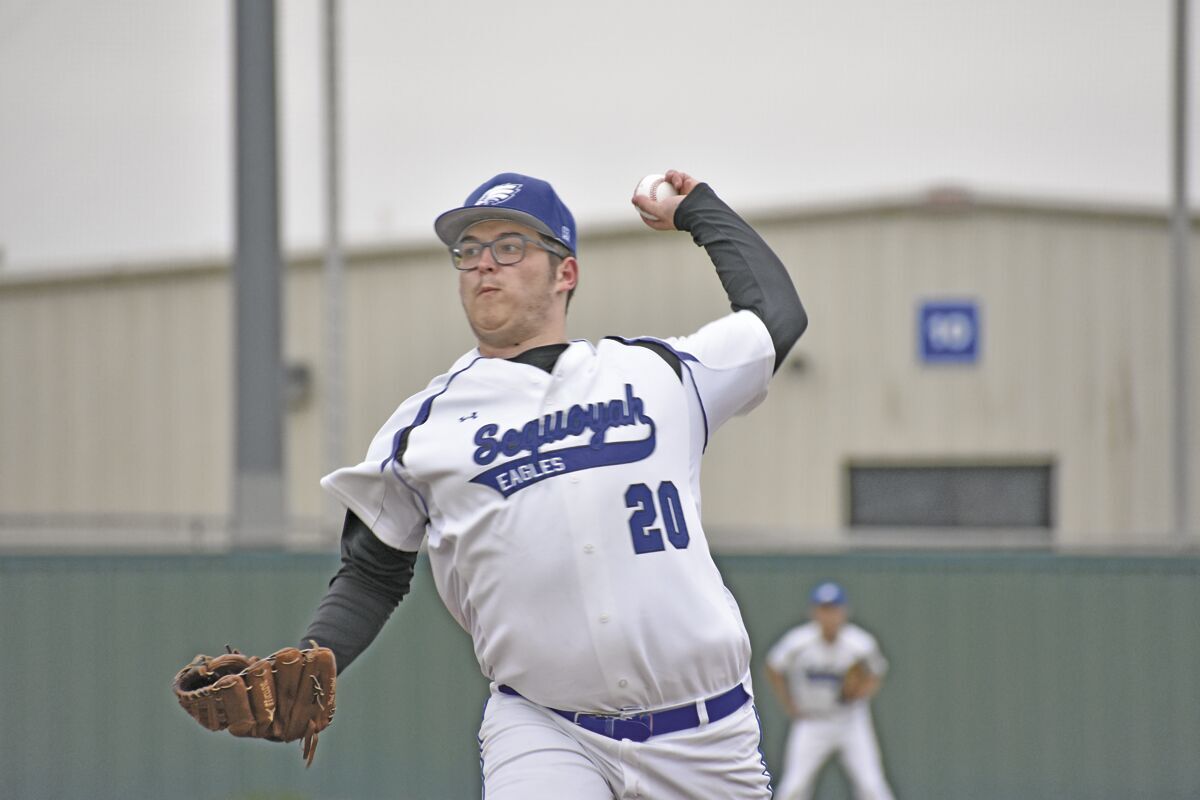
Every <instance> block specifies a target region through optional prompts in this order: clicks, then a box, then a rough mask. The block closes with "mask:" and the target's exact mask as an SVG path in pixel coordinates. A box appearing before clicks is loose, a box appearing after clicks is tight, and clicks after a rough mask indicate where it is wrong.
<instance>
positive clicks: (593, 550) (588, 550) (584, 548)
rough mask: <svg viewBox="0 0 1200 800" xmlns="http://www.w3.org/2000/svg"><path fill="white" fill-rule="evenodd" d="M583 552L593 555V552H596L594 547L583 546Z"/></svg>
mask: <svg viewBox="0 0 1200 800" xmlns="http://www.w3.org/2000/svg"><path fill="white" fill-rule="evenodd" d="M583 552H585V553H594V552H596V547H595V545H590V544H585V545H584V546H583Z"/></svg>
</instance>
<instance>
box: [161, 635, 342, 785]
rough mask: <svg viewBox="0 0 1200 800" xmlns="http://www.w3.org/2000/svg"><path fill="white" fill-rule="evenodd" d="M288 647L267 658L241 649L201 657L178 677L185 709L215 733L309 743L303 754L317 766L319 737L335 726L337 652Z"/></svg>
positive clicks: (177, 691) (178, 695)
mask: <svg viewBox="0 0 1200 800" xmlns="http://www.w3.org/2000/svg"><path fill="white" fill-rule="evenodd" d="M312 645H313V646H312V647H311V648H305V649H303V650H299V649H297V648H295V647H285V648H283V649H282V650H277V651H275V652H274V653H272V654H271V655H269V656H267V657H266V658H258V657H257V656H244V655H242V654H241V653H239V652H238V651H237V650H234V649H232V648H229V647H227V648H226V649H227V650H228V651H229V652H227V653H225V654H223V655H219V656H215V657H213V656H205V655H198V656H196V657H195V658H194V659H193V660H192V662H191V663H190V664H188V665H187V666H185V667H184V668H183V669H181V670H179V672H178V673H176V675H175V680H174V682H173V684H172V688H173V689H174V692H175V697H176V698H177V699H178V700H179V705H181V706H183V709H184V711H187V712H188V713H189V714H191V715H192V717H193V718H194V719H195V720H196V721H197V722H199V723H200V724H201V725H203V726H204V727H205V728H208V729H209V730H210V731H221V730H228V731H229V732H230V733H231V734H233V735H234V736H250V737H254V738H258V739H269V740H270V741H273V742H294V741H295V740H297V739H303V744H302V745H301V748H302V749H301V755H302V757H303V758H304V760H305V763H306V764H308V765H312V761H313V756H314V755H315V754H316V751H317V734H319V733H320V732H321V731H323V730H325V728H327V727H329V723H330V722H332V721H333V711H334V705H335V696H336V688H337V664H336V662H335V661H334V657H333V651H331V650H330V649H329V648H327V647H318V646H317V643H316V642H313V643H312Z"/></svg>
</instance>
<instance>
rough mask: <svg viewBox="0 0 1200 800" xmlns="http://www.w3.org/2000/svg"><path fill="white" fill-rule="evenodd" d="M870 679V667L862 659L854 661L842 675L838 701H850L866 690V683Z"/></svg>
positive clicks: (860, 695)
mask: <svg viewBox="0 0 1200 800" xmlns="http://www.w3.org/2000/svg"><path fill="white" fill-rule="evenodd" d="M870 680H871V668H870V667H868V666H867V662H866V661H863V660H861V659H860V660H858V661H855V662H854V663H853V664H851V665H850V669H848V670H846V674H845V675H843V676H842V691H841V694H840V695H839V696H838V702H839V703H851V702H853V701H855V700H857V699H859V698H860V697H862V696H863V694H864V693H865V691H866V687H867V683H868V682H869V681H870Z"/></svg>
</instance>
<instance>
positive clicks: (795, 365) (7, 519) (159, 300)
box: [0, 191, 1200, 550]
mask: <svg viewBox="0 0 1200 800" xmlns="http://www.w3.org/2000/svg"><path fill="white" fill-rule="evenodd" d="M749 216H750V218H751V221H752V222H754V223H755V225H756V227H757V228H758V230H759V231H760V232H761V233H762V234H763V236H764V237H765V238H766V239H767V241H768V242H769V243H770V244H771V245H772V246H773V247H774V248H775V250H776V251H777V252H778V253H779V255H780V256H781V257H782V258H783V260H784V262H785V263H786V264H787V265H788V267H789V269H790V270H791V273H792V276H793V278H794V280H795V282H796V285H797V287H798V289H799V292H800V296H801V298H802V299H803V300H804V302H805V305H806V307H807V309H808V311H809V316H810V326H809V330H808V332H807V333H806V334H805V335H804V337H803V338H802V339H801V341H800V343H799V344H798V345H797V347H796V349H795V350H794V351H793V353H792V355H791V357H790V358H789V360H788V362H787V363H786V364H785V365H784V366H783V368H782V369H781V370H780V372H779V374H778V375H777V377H776V379H775V382H774V384H773V387H772V390H771V394H770V396H769V397H768V399H767V401H766V402H765V403H764V405H763V406H762V407H760V408H759V409H758V410H757V411H756V412H754V413H753V414H752V415H750V416H748V417H746V418H743V419H739V420H736V421H734V422H733V423H731V424H730V425H728V426H727V427H726V428H725V429H723V430H722V432H721V433H719V434H718V435H717V436H716V437H715V438H714V439H713V442H712V444H711V446H710V448H709V453H708V457H707V459H706V462H705V474H704V484H703V485H704V515H705V518H706V520H707V529H708V530H709V535H710V539H712V540H713V542H714V544H715V546H716V547H718V548H721V549H727V550H735V549H768V550H797V549H799V550H804V549H823V548H839V547H845V546H852V547H853V546H875V545H889V544H897V545H925V544H935V545H953V546H959V545H1011V544H1018V545H1034V546H1043V545H1044V546H1053V547H1057V548H1060V549H1079V548H1090V547H1120V548H1127V549H1135V550H1136V549H1159V548H1171V549H1180V550H1183V549H1191V548H1197V547H1200V508H1198V507H1200V463H1198V462H1200V435H1197V433H1196V430H1197V427H1198V426H1197V424H1196V423H1198V422H1200V335H1197V334H1200V321H1197V320H1194V321H1193V323H1192V325H1191V332H1192V334H1193V336H1192V343H1191V349H1190V352H1191V354H1192V360H1193V363H1192V364H1191V369H1190V374H1191V379H1192V380H1191V383H1192V385H1191V387H1190V393H1189V396H1190V398H1191V402H1190V406H1191V407H1190V419H1191V420H1192V421H1193V426H1192V431H1193V435H1192V437H1191V441H1190V442H1189V443H1188V452H1189V453H1190V456H1191V457H1190V463H1191V465H1192V469H1191V481H1190V486H1191V492H1190V496H1191V497H1192V498H1194V500H1193V502H1192V503H1191V509H1192V510H1191V519H1190V520H1189V522H1188V525H1187V526H1186V527H1187V531H1186V532H1182V533H1181V532H1180V531H1178V530H1177V529H1176V528H1175V521H1174V520H1173V518H1172V509H1173V502H1174V496H1173V471H1172V469H1173V463H1172V446H1173V443H1174V437H1175V432H1174V431H1173V430H1172V427H1171V424H1172V413H1171V412H1172V402H1173V397H1174V387H1173V384H1172V380H1173V372H1172V369H1171V363H1172V362H1171V353H1172V348H1173V346H1174V344H1173V342H1172V340H1171V328H1170V309H1171V305H1170V304H1171V298H1170V294H1169V292H1170V286H1171V282H1170V253H1169V241H1168V226H1167V218H1166V214H1165V212H1164V211H1163V210H1162V209H1130V208H1116V207H1105V206H1093V205H1084V204H1072V203H1064V202H1048V201H1030V200H1025V199H1012V198H1000V197H988V196H975V197H972V196H970V195H967V194H965V193H962V192H946V191H935V192H931V193H929V194H923V195H919V196H913V197H901V198H894V199H889V200H879V201H868V202H862V203H860V204H847V205H839V206H829V207H808V208H801V209H792V210H786V211H782V210H781V211H776V212H772V213H762V214H757V215H749ZM430 239H431V243H430V245H429V246H427V247H426V246H419V247H417V246H401V247H379V248H374V249H362V250H356V251H353V252H352V253H351V254H350V256H349V261H348V270H347V283H348V285H347V323H346V329H345V348H346V355H345V372H346V376H347V378H346V386H345V397H346V405H347V408H346V430H345V441H346V442H347V446H346V452H345V460H346V461H347V462H351V461H356V460H358V458H359V456H360V454H361V452H362V451H364V450H365V448H366V445H367V443H368V442H369V441H370V439H371V437H372V435H373V434H374V432H375V430H376V429H377V427H378V426H379V425H380V424H381V423H382V422H383V421H384V420H385V419H386V418H387V417H388V415H389V414H390V413H391V411H392V410H393V409H394V408H395V406H396V404H397V403H398V402H399V401H400V400H401V399H403V398H404V397H405V396H407V395H408V394H410V393H412V392H414V391H416V390H418V389H420V388H422V387H423V386H424V385H425V383H426V382H427V381H428V380H429V378H431V377H432V376H434V375H436V374H438V373H440V372H442V371H443V370H444V369H445V368H446V367H448V366H449V364H450V363H451V362H452V361H453V360H454V358H455V357H457V356H458V355H459V354H461V353H462V352H464V351H465V350H467V349H469V348H470V347H471V346H472V340H471V337H470V333H469V331H468V329H467V327H466V324H465V322H464V321H463V319H462V314H461V309H460V308H459V306H458V299H457V295H456V293H455V280H456V279H455V274H454V272H453V270H452V269H451V268H450V266H449V262H448V260H447V258H446V256H445V253H444V251H443V250H441V249H440V248H437V247H434V246H433V244H434V243H433V242H432V236H431V237H430ZM1193 252H1194V251H1193ZM580 263H581V275H582V277H581V286H580V289H579V291H578V294H577V296H576V298H575V300H574V302H573V304H572V308H571V313H570V320H569V322H570V326H571V330H570V333H571V335H572V336H573V337H582V338H592V339H594V338H597V337H600V336H603V335H606V334H613V333H620V334H625V335H634V334H649V335H657V336H667V335H673V334H680V333H687V332H690V331H692V330H694V329H695V328H697V327H699V326H700V325H701V324H703V323H704V322H706V321H707V320H709V319H712V318H713V317H715V316H718V315H720V314H723V313H725V312H726V311H727V310H728V305H727V303H726V302H725V300H724V295H723V292H722V290H721V288H720V284H719V282H718V281H717V279H716V277H715V275H714V274H713V272H712V269H711V267H710V265H709V262H708V261H707V259H706V257H705V255H704V253H703V251H701V250H699V249H698V248H696V247H694V246H693V245H692V243H691V241H690V239H689V238H688V237H687V236H686V235H685V234H673V235H666V234H655V233H653V232H650V231H648V230H646V229H645V228H643V227H641V226H640V225H637V224H636V223H633V224H631V225H629V226H624V227H613V228H609V229H605V230H593V231H590V232H589V231H586V230H585V231H584V235H583V236H582V238H581V244H580ZM320 272H321V259H320V257H319V256H318V255H313V254H309V255H301V256H297V257H295V258H293V259H292V261H291V263H290V264H289V268H288V269H287V270H286V290H285V291H286V304H285V319H284V327H285V342H286V345H285V347H286V354H285V355H286V359H287V361H288V363H289V364H291V365H294V366H296V367H298V368H299V369H297V370H296V375H297V385H296V386H295V387H294V388H295V392H294V394H293V396H292V397H291V398H290V400H289V411H288V413H287V436H286V444H287V448H286V464H287V468H286V489H287V494H288V504H289V507H290V513H291V514H292V516H293V519H294V525H293V536H292V539H291V542H292V544H293V545H294V546H298V547H305V546H311V545H313V544H324V543H326V542H327V539H328V537H329V536H330V535H332V534H331V533H330V532H329V531H328V530H326V531H325V532H324V533H318V528H319V525H318V520H319V519H320V518H321V516H322V513H323V502H324V501H323V498H322V493H321V491H320V489H319V487H318V485H317V481H318V479H319V477H320V475H321V474H322V473H323V472H324V469H323V466H324V465H323V463H322V462H323V455H322V448H323V444H322V431H323V417H322V414H323V397H324V394H325V393H324V389H325V387H324V384H323V375H324V369H323V363H322V359H323V356H322V352H323V348H322V340H321V337H322V330H323V322H322V313H323V308H322V296H321V293H322V290H323V289H322V287H323V283H322V279H321V274H320ZM1191 286H1192V290H1193V295H1192V298H1191V302H1190V303H1189V304H1188V307H1189V308H1191V309H1196V308H1200V273H1198V272H1197V270H1196V269H1195V267H1194V266H1193V269H1192V280H1191ZM231 325H232V303H231V281H230V273H229V269H228V265H227V264H226V263H224V262H215V261H214V262H212V263H189V264H179V263H172V264H162V265H143V266H135V267H117V268H105V269H96V270H92V271H87V272H78V273H74V274H70V275H64V274H54V275H35V276H20V275H8V276H2V275H0V546H5V547H9V548H34V549H41V548H45V547H55V546H67V545H69V546H80V545H82V546H112V545H117V546H137V547H144V546H153V547H158V546H161V547H179V546H185V547H194V548H201V549H203V548H214V547H216V548H219V547H223V546H224V545H225V544H227V543H228V533H227V525H226V521H227V516H228V514H229V510H230V506H231V502H230V498H231V490H232V485H233V475H232V465H233V448H232V444H233V443H232V435H233V434H232V431H233V425H232V421H233V408H232V405H233V396H234V395H233V387H232V385H231V378H232V374H233V370H232V364H233V359H232V356H233V347H234V342H233V339H232V334H231ZM305 375H307V380H306V379H305Z"/></svg>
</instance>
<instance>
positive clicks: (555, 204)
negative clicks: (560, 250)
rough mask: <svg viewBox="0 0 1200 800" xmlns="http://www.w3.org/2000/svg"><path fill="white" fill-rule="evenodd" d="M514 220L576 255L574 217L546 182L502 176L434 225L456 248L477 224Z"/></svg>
mask: <svg viewBox="0 0 1200 800" xmlns="http://www.w3.org/2000/svg"><path fill="white" fill-rule="evenodd" d="M493 219H511V220H513V221H514V222H519V223H521V224H522V225H527V226H528V227H530V228H533V229H534V230H535V231H537V232H538V233H541V234H544V235H546V236H549V237H550V238H551V239H554V240H555V241H557V242H559V243H561V244H562V245H563V246H564V247H566V248H567V249H568V250H570V251H571V254H572V255H574V254H575V217H573V216H571V212H570V210H569V209H568V208H567V207H566V205H564V204H563V201H562V200H560V199H559V197H558V194H557V193H556V192H555V191H554V187H553V186H551V185H550V184H548V183H546V182H545V181H543V180H538V179H537V178H531V177H529V176H528V175H519V174H517V173H516V172H503V173H501V174H499V175H497V176H496V177H494V178H492V179H491V180H489V181H487V182H485V183H483V184H482V185H481V186H479V188H477V189H476V190H475V191H473V192H471V194H469V195H467V199H466V202H464V203H463V205H462V207H461V208H455V209H452V210H450V211H447V212H446V213H445V214H442V215H441V216H440V217H438V218H437V219H436V220H434V223H433V229H434V230H435V231H436V232H437V235H438V238H439V239H441V240H442V241H443V242H445V243H446V244H447V245H451V246H453V245H454V244H457V243H458V240H459V239H460V238H461V237H462V235H463V231H465V230H466V229H467V228H469V227H471V226H472V225H474V224H475V223H477V222H484V221H486V220H493Z"/></svg>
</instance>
